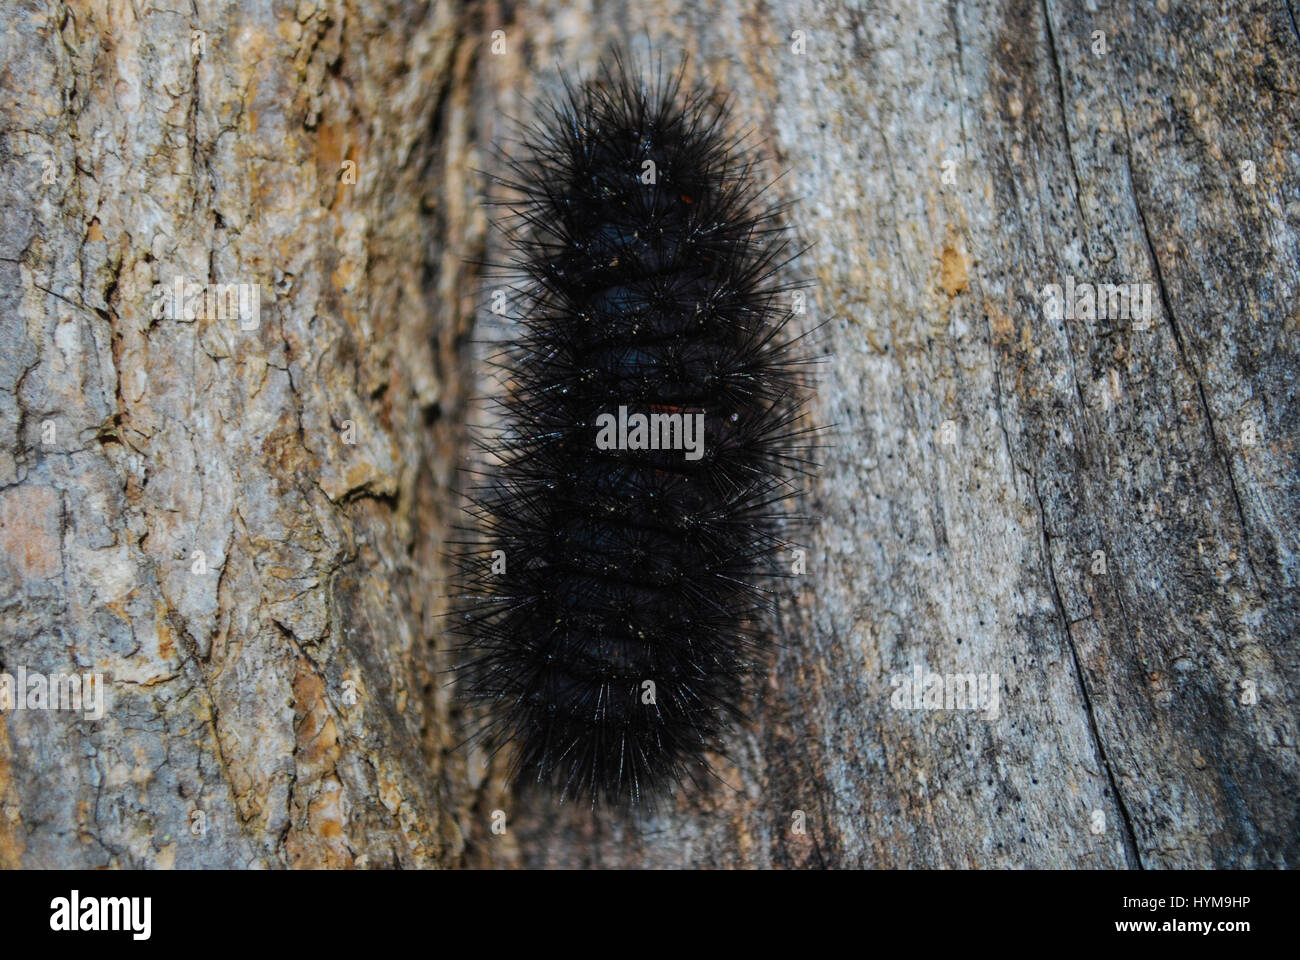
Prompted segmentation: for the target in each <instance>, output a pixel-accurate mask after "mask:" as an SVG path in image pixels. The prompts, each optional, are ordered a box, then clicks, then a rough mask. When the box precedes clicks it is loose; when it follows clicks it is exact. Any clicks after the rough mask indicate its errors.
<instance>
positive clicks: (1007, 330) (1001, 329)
mask: <svg viewBox="0 0 1300 960" xmlns="http://www.w3.org/2000/svg"><path fill="white" fill-rule="evenodd" d="M984 312H985V313H986V314H988V318H989V329H990V330H992V331H993V338H994V339H995V340H1006V341H1010V340H1012V339H1014V338H1015V334H1016V324H1015V321H1014V320H1012V319H1011V317H1009V316H1007V314H1005V313H1003V312H1002V311H1001V310H999V309H998V308H997V305H996V304H994V303H993V302H992V301H990V300H989V299H988V298H987V297H986V298H985V300H984Z"/></svg>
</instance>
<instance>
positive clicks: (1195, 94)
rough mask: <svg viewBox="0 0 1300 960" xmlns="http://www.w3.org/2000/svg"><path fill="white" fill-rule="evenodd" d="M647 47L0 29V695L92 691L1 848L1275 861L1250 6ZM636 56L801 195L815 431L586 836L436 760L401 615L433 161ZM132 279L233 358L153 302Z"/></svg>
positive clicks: (1290, 258)
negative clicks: (753, 585) (797, 538)
mask: <svg viewBox="0 0 1300 960" xmlns="http://www.w3.org/2000/svg"><path fill="white" fill-rule="evenodd" d="M645 6H646V5H636V4H623V3H616V4H607V5H601V6H600V8H599V12H598V13H595V12H593V11H591V10H587V9H585V8H582V9H579V10H574V9H572V8H570V7H569V6H568V5H567V4H564V3H559V2H543V3H538V4H534V5H530V6H527V7H515V6H512V5H506V4H497V3H485V4H481V5H479V4H472V5H470V6H469V7H467V8H459V7H454V6H452V5H434V6H432V7H426V6H425V5H423V4H420V3H415V2H406V3H404V2H399V0H390V2H388V3H386V4H382V5H380V4H376V5H371V4H348V3H342V2H328V0H323V2H320V3H311V2H306V0H304V2H302V3H299V4H297V5H296V6H295V5H292V4H280V3H269V2H268V3H258V4H240V5H234V4H231V5H227V6H218V7H212V6H210V5H203V9H202V10H201V12H200V13H198V14H186V15H180V14H176V13H170V12H166V11H158V10H144V9H142V8H138V7H132V6H129V5H125V4H118V3H69V4H66V5H49V6H47V5H45V4H39V3H28V4H14V5H10V6H7V7H6V8H5V10H4V11H3V12H2V13H0V21H2V22H3V23H4V30H3V31H0V63H3V65H4V70H3V73H0V76H2V77H3V79H4V86H5V89H6V91H7V92H8V94H9V95H8V96H7V97H6V99H5V102H4V104H3V105H2V106H0V110H3V121H2V123H3V131H4V137H3V140H0V157H2V158H3V163H4V169H5V175H4V177H3V178H2V179H0V275H2V276H3V282H2V283H0V297H3V303H0V341H2V348H0V431H2V433H3V442H0V545H2V549H3V553H2V555H0V569H2V579H0V623H2V624H3V632H2V633H0V663H3V665H4V669H5V670H7V671H11V672H12V671H13V670H15V669H17V667H18V666H25V667H26V668H27V669H29V670H41V671H46V672H53V671H60V670H63V671H67V670H71V669H74V668H75V669H78V670H83V671H85V670H98V671H100V672H102V673H103V674H105V675H106V677H107V678H108V680H109V686H110V689H111V694H112V700H111V704H110V707H109V710H108V712H107V713H106V715H105V716H104V717H103V718H102V719H100V720H97V721H92V720H86V719H84V718H82V719H78V718H76V717H74V716H72V715H70V714H68V713H55V712H49V713H41V714H37V713H34V712H24V713H9V714H0V863H3V864H4V865H7V866H18V865H23V866H64V865H105V864H107V865H116V866H154V865H170V864H175V865H178V866H179V865H204V866H217V865H240V864H267V865H288V866H292V865H369V866H380V865H389V864H403V865H408V866H433V865H445V866H456V865H473V866H482V865H513V864H528V865H556V864H564V865H582V864H590V865H607V866H633V865H634V866H672V865H704V866H954V867H967V866H980V867H997V866H1088V867H1093V866H1138V865H1141V866H1145V867H1186V866H1201V865H1221V866H1289V865H1295V864H1296V863H1297V861H1298V860H1300V814H1298V813H1297V807H1296V803H1295V800H1294V797H1295V795H1296V794H1297V788H1300V758H1297V743H1298V742H1300V739H1298V737H1297V716H1298V714H1300V711H1298V710H1297V680H1298V679H1300V654H1298V653H1297V651H1296V645H1295V635H1296V626H1297V622H1298V620H1300V616H1298V614H1300V611H1298V610H1297V600H1296V585H1297V584H1296V581H1297V577H1298V576H1300V561H1298V560H1297V547H1298V544H1297V540H1298V536H1297V501H1298V500H1300V489H1298V488H1300V469H1297V467H1298V464H1297V450H1296V437H1297V435H1300V430H1298V429H1297V427H1298V423H1297V421H1298V419H1300V418H1298V417H1297V412H1298V410H1300V401H1298V400H1297V385H1296V380H1297V371H1298V369H1300V364H1297V329H1298V327H1300V309H1298V308H1297V307H1296V288H1297V275H1298V265H1300V239H1298V238H1300V200H1297V199H1296V198H1297V196H1298V195H1300V194H1298V193H1297V184H1298V183H1300V169H1298V168H1300V142H1298V141H1300V132H1298V129H1297V123H1296V117H1297V107H1296V97H1297V94H1298V93H1300V70H1298V69H1297V62H1298V55H1300V32H1297V29H1296V20H1295V18H1294V17H1293V15H1292V13H1291V10H1290V8H1289V6H1288V4H1287V3H1286V2H1285V0H1270V2H1267V3H1264V2H1261V3H1255V4H1240V3H1231V4H1229V3H1227V2H1224V3H1221V4H1219V5H1213V4H1184V5H1177V4H1170V3H1165V2H1164V0H1160V2H1157V3H1155V4H1137V5H1134V7H1133V9H1114V10H1111V9H1092V8H1093V7H1099V5H1095V4H1091V3H1059V2H1054V0H1046V2H1043V0H1039V2H1024V0H1008V2H1005V3H1001V4H991V3H957V2H954V3H947V4H939V3H924V4H914V3H904V2H896V0H895V2H889V3H883V4H872V5H852V6H849V7H837V8H834V9H827V5H824V4H814V3H807V2H799V3H792V4H788V5H781V6H779V7H772V6H768V5H759V6H758V7H757V8H755V7H753V6H752V5H750V4H744V3H737V2H725V3H723V4H721V5H717V4H695V3H687V4H679V3H674V4H668V5H666V6H656V7H655V9H654V10H646V9H644V7H645ZM196 29H197V30H202V31H203V35H202V37H200V38H198V39H201V40H202V41H203V43H202V47H201V50H198V49H196V48H195V47H194V46H193V42H194V39H195V38H193V37H192V36H191V31H192V30H196ZM496 29H500V30H503V31H505V40H506V50H505V53H504V54H502V55H500V56H496V55H493V54H492V53H491V52H490V49H489V44H490V42H491V40H490V33H491V31H493V30H496ZM797 30H799V31H804V36H805V40H806V48H805V49H804V51H803V52H802V53H796V52H795V51H794V50H793V49H792V38H791V35H792V33H793V32H794V31H797ZM1099 32H1100V34H1101V36H1100V37H1099V36H1098V33H1099ZM648 38H649V39H653V41H654V46H655V48H656V49H657V50H660V51H662V52H663V53H664V54H665V55H666V56H667V57H669V58H672V57H675V56H676V55H677V53H678V52H679V51H685V52H687V53H688V54H690V56H691V67H690V69H691V71H692V72H693V73H702V74H704V75H706V76H707V77H708V78H710V79H711V80H713V81H715V82H717V83H719V84H720V85H721V86H723V87H724V88H726V89H728V90H730V91H731V92H733V93H734V94H735V103H736V111H737V118H738V121H739V122H740V123H742V124H744V125H746V126H748V127H752V128H753V129H754V130H755V131H756V132H757V133H758V135H760V136H761V137H765V138H766V142H767V150H768V152H769V154H770V156H771V157H772V162H771V165H770V168H769V172H771V173H772V174H773V175H779V176H780V178H781V179H780V180H779V183H778V185H777V187H776V189H777V190H778V191H779V192H780V194H781V195H782V196H786V197H792V198H797V199H798V200H799V203H798V205H797V207H796V212H795V214H794V215H793V221H794V223H795V225H796V226H797V228H798V230H799V232H800V233H801V235H803V236H804V237H805V238H806V239H809V240H814V241H815V246H814V247H813V249H812V250H811V251H810V252H809V253H808V254H807V255H806V256H805V257H804V259H803V262H802V264H801V266H800V269H801V270H802V271H803V273H804V275H805V276H806V277H807V278H808V279H809V280H810V281H811V282H812V286H811V288H810V293H811V306H810V310H809V318H808V319H809V322H810V325H811V323H815V322H819V321H823V320H825V321H829V322H828V324H827V327H826V334H825V336H826V339H827V342H828V346H829V348H830V351H831V358H830V360H829V362H828V363H827V364H826V366H825V368H824V377H823V384H822V387H821V391H820V394H819V400H818V415H819V417H820V418H821V419H822V420H823V421H824V422H834V423H835V424H837V439H836V443H835V446H834V448H833V449H831V450H830V451H828V452H827V455H826V464H825V467H824V468H823V471H822V474H821V476H820V478H819V480H818V481H817V483H816V487H815V494H814V505H815V507H816V509H817V510H818V512H819V513H820V514H821V516H822V521H821V523H820V525H819V527H818V529H817V532H816V535H815V539H814V541H813V545H812V546H813V549H812V550H811V552H810V555H809V558H808V560H809V567H808V573H807V575H806V576H805V577H804V578H803V579H802V580H800V581H798V588H797V596H791V597H788V598H787V601H786V602H785V603H783V606H782V610H781V618H780V623H779V625H778V629H777V632H778V634H779V636H780V638H781V640H782V642H783V646H782V648H781V649H780V651H779V653H778V655H777V657H776V659H775V662H774V664H773V667H772V670H771V677H770V683H768V684H767V687H766V689H765V690H764V691H763V696H762V699H761V700H760V701H758V702H756V703H755V705H754V708H753V715H754V720H753V722H752V723H751V724H750V725H749V726H748V727H746V728H745V729H744V730H742V731H740V732H738V734H737V736H736V737H735V740H734V749H733V751H732V756H731V758H730V759H729V760H725V761H720V762H719V774H720V775H721V776H722V777H723V779H724V780H725V781H726V782H727V784H729V786H716V787H714V788H712V789H710V790H707V791H705V792H703V793H696V792H683V793H682V794H681V795H680V796H679V797H678V798H677V801H676V804H675V806H674V807H673V808H672V809H669V810H664V811H660V812H659V813H658V814H657V815H656V816H654V817H649V818H627V817H620V816H615V815H612V814H608V813H598V814H592V813H591V812H590V811H585V810H582V809H573V808H571V807H570V808H560V809H557V808H556V807H555V805H554V804H553V802H552V801H551V800H550V799H549V798H547V797H545V796H543V795H538V794H534V793H531V792H524V793H521V794H520V795H518V796H510V795H509V794H508V793H507V792H506V791H504V789H503V787H502V784H501V779H500V776H499V771H498V770H497V769H496V768H498V767H500V766H502V764H500V763H498V762H495V761H494V762H493V764H492V765H491V767H492V769H491V770H485V767H484V765H483V758H482V757H481V756H479V755H477V754H476V753H475V752H473V751H469V750H465V749H458V744H459V742H460V739H461V738H462V737H463V728H464V724H463V721H462V719H461V716H460V711H459V709H458V708H457V707H456V706H455V704H454V700H453V697H454V688H453V687H452V686H449V685H448V683H447V678H446V676H445V675H444V674H443V673H441V671H442V670H444V669H445V667H446V666H447V665H448V662H449V660H448V651H447V648H448V645H449V641H448V639H447V637H446V631H445V629H444V626H443V624H442V623H441V622H440V620H439V614H440V612H441V611H442V609H443V602H442V601H441V600H439V599H438V597H439V596H441V595H442V594H443V593H444V592H445V589H446V582H445V569H444V567H443V564H442V561H441V559H440V550H441V549H442V547H443V546H444V544H445V542H446V540H447V538H448V537H449V536H450V535H451V534H450V532H449V531H450V524H451V523H452V522H453V521H454V519H455V517H456V513H457V507H456V502H455V499H454V497H453V489H454V487H455V485H456V483H457V482H458V481H457V478H456V474H455V470H456V467H457V465H458V463H459V462H460V461H461V458H462V455H463V454H464V452H465V448H466V444H465V430H464V423H465V422H466V420H467V418H468V416H469V413H468V406H467V403H466V397H467V396H468V395H469V394H470V393H471V392H473V390H474V388H475V369H474V362H473V356H472V350H471V349H470V347H469V346H468V335H469V332H470V328H471V325H472V324H471V319H472V310H473V304H474V302H475V300H476V299H477V298H478V297H479V296H480V295H481V293H482V291H481V286H482V283H481V279H480V277H479V276H478V273H477V269H476V268H475V267H474V266H473V265H472V261H475V260H477V259H479V258H481V256H482V255H483V253H484V250H485V249H486V245H487V244H488V243H489V242H490V241H489V239H488V231H487V228H486V225H487V213H486V211H485V210H484V209H483V207H482V205H481V203H480V199H481V193H482V190H483V188H484V183H483V179H482V176H481V175H479V174H477V173H475V172H474V170H475V168H484V167H487V168H491V166H492V164H493V163H494V162H495V161H494V160H493V159H492V152H491V146H492V145H493V144H494V143H496V142H499V141H500V140H501V138H503V137H504V136H505V134H506V132H507V124H506V122H505V120H506V117H507V116H510V115H514V116H527V111H528V107H527V104H526V102H525V99H524V98H525V97H526V96H531V95H533V94H536V93H538V92H542V91H546V90H554V89H555V84H556V79H557V75H556V70H555V68H556V66H557V64H558V65H562V66H564V67H565V68H566V69H570V70H572V69H578V70H579V71H584V70H589V69H590V68H591V67H592V65H593V64H594V62H595V59H596V57H597V56H598V55H600V54H601V53H602V52H603V51H604V50H605V49H606V47H607V45H608V44H609V43H610V42H613V41H622V42H630V43H631V45H632V47H633V48H634V49H637V50H641V51H644V49H645V47H646V41H647V39H648ZM47 161H50V162H48V163H47ZM349 163H351V164H355V168H354V170H355V182H351V180H352V179H353V178H352V176H351V171H352V169H353V168H351V167H348V164H349ZM50 170H53V178H52V182H42V181H43V180H46V181H49V180H51V177H50V175H49V171H50ZM176 276H179V277H182V278H184V279H187V280H190V281H193V282H195V283H204V284H206V283H214V284H216V283H222V284H224V283H240V282H249V283H258V284H260V285H261V290H262V309H261V322H260V324H259V325H258V326H257V328H256V329H253V330H241V329H240V326H239V323H238V321H234V320H219V319H212V318H199V319H194V320H188V321H187V320H185V319H184V318H183V317H182V318H180V319H169V318H166V317H163V318H155V317H153V316H151V308H152V307H153V305H154V303H155V302H156V296H155V293H154V285H155V284H158V283H163V284H166V283H169V282H171V279H172V278H173V277H176ZM1067 278H1073V280H1074V281H1076V282H1077V283H1080V284H1082V283H1094V284H1095V283H1117V284H1118V283H1124V284H1138V285H1144V284H1145V285H1149V287H1148V288H1147V290H1148V291H1149V293H1150V295H1151V302H1152V317H1151V320H1150V323H1149V324H1146V323H1144V322H1143V320H1142V318H1141V317H1136V318H1135V317H1133V316H1131V315H1128V316H1121V317H1111V316H1105V317H1097V316H1092V317H1089V316H1077V317H1062V318H1059V319H1058V318H1056V317H1054V316H1052V315H1050V313H1049V312H1048V311H1046V310H1045V307H1044V296H1043V291H1044V288H1045V287H1047V286H1048V285H1050V284H1057V285H1062V286H1064V285H1065V284H1066V283H1067ZM50 424H53V435H52V437H51V435H50V427H49V425H50ZM348 441H354V442H348ZM200 550H201V551H203V553H204V565H205V566H206V571H207V572H205V573H195V572H193V570H194V569H195V565H196V556H195V551H200ZM918 667H919V668H920V669H921V670H922V671H923V672H924V671H931V672H934V673H936V674H939V675H946V674H966V673H974V674H988V675H996V677H997V678H998V687H997V689H998V692H999V698H998V708H997V711H996V716H994V715H992V711H989V710H982V711H981V710H959V709H943V710H926V709H898V708H897V707H896V706H895V705H893V704H891V700H892V699H893V697H894V694H895V685H894V683H893V681H894V680H895V678H898V677H902V676H910V675H911V674H912V671H913V670H914V668H918ZM354 700H355V702H352V701H354ZM199 810H201V811H203V813H204V817H203V820H202V822H203V824H204V827H205V829H204V831H203V832H202V834H201V835H195V832H194V830H193V829H192V825H193V823H194V822H195V818H194V814H195V811H199ZM494 810H501V811H504V812H505V814H506V817H507V820H506V822H507V824H508V828H507V830H506V832H505V833H504V834H501V835H499V834H495V833H493V832H492V830H491V815H492V812H493V811H494ZM800 812H802V821H803V822H804V823H806V830H805V831H804V832H799V831H798V830H797V829H795V826H796V823H798V822H799V820H800V818H799V817H798V816H797V814H798V813H800Z"/></svg>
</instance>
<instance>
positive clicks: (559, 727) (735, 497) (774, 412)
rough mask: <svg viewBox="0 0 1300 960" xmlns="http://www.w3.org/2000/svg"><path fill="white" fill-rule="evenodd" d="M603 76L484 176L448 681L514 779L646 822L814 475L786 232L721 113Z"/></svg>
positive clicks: (708, 729) (723, 703)
mask: <svg viewBox="0 0 1300 960" xmlns="http://www.w3.org/2000/svg"><path fill="white" fill-rule="evenodd" d="M684 69H685V64H684V63H683V66H682V69H679V70H677V71H674V72H673V73H672V74H671V75H669V76H667V77H665V76H664V74H663V72H662V70H660V71H658V72H657V74H656V76H655V77H654V78H652V79H649V80H645V79H642V77H641V75H640V73H639V71H638V70H637V69H636V67H635V65H632V64H629V63H628V61H627V59H626V58H625V57H623V56H621V55H615V56H614V57H613V59H612V60H609V61H606V62H604V63H602V65H601V67H600V68H599V70H598V72H597V74H596V75H595V76H594V78H593V79H591V80H590V81H589V82H587V83H585V84H582V85H579V86H574V85H572V84H570V83H568V82H567V81H566V83H565V86H564V89H565V93H564V95H563V96H562V97H560V98H559V99H558V100H556V101H554V102H551V103H549V104H548V105H547V106H546V108H545V109H544V110H542V111H541V117H542V119H541V120H540V121H538V122H535V123H533V124H532V125H530V126H528V127H526V128H524V132H525V134H526V139H527V143H526V147H527V150H526V152H525V153H524V154H523V155H520V156H515V157H503V162H504V163H505V164H506V166H507V169H508V170H509V171H510V172H509V174H508V175H507V176H505V177H502V178H498V183H499V184H500V185H502V186H504V187H505V188H507V189H508V190H510V191H512V192H513V194H514V195H515V198H514V199H512V200H510V201H507V205H508V209H509V210H510V212H511V213H512V216H511V218H510V220H509V222H508V224H507V225H506V227H505V237H506V240H507V243H508V246H509V248H510V250H511V257H510V259H509V262H507V263H504V264H497V266H498V267H502V268H504V270H505V272H506V273H507V275H508V276H510V277H511V278H512V279H513V280H514V283H513V284H512V287H511V289H512V290H513V292H514V297H513V300H514V302H515V304H516V307H517V309H516V311H515V313H516V316H515V317H514V319H513V320H511V321H510V325H509V327H508V333H509V337H510V340H509V344H508V346H507V347H506V348H505V349H504V350H503V351H502V352H501V353H500V354H499V355H498V356H497V357H496V358H495V363H496V364H497V366H498V368H499V369H500V370H501V371H502V372H503V374H504V377H503V380H504V382H505V393H504V396H502V397H500V398H499V403H500V412H501V414H502V418H501V419H502V422H503V423H504V425H505V426H504V428H503V429H502V430H501V432H500V433H499V434H498V435H494V436H493V437H490V438H484V439H483V440H482V441H481V442H480V445H481V447H482V448H483V449H484V450H485V451H486V452H487V453H488V455H489V458H490V459H492V460H494V461H495V462H494V463H492V464H491V465H490V466H488V467H486V468H485V470H484V472H485V474H486V482H484V483H483V484H481V485H480V486H478V487H477V489H476V490H475V492H474V493H473V494H472V499H473V504H472V506H471V508H470V513H471V515H472V519H473V522H472V524H471V528H472V529H473V530H475V531H476V533H477V539H476V540H474V541H473V542H471V543H470V544H468V545H467V546H466V547H465V549H464V552H463V553H461V554H460V555H459V557H458V560H459V565H460V570H461V575H462V578H463V579H462V583H461V586H462V588H463V589H462V591H461V593H462V600H461V603H462V606H461V608H460V617H459V622H458V629H459V631H460V632H461V634H462V635H463V637H464V640H465V644H464V646H465V649H466V650H467V654H466V659H465V661H464V662H463V664H461V666H460V670H461V672H462V676H463V678H464V680H465V682H466V685H467V687H468V690H469V693H470V695H471V696H472V697H474V698H478V699H481V700H484V701H486V702H487V704H488V710H487V715H488V718H487V721H486V723H485V724H484V727H483V729H482V730H481V734H482V737H483V739H484V740H485V741H486V743H487V744H489V745H490V746H491V747H493V748H497V749H499V748H501V747H503V746H507V745H513V749H514V773H515V776H516V778H517V779H519V780H529V781H535V782H541V783H549V784H551V785H552V786H553V787H555V788H556V789H557V790H558V791H559V792H560V794H561V796H562V797H578V798H584V799H590V801H591V802H592V803H593V804H595V803H596V802H597V801H599V800H601V799H603V800H605V801H607V802H609V803H611V804H615V805H624V804H637V803H651V802H653V800H654V798H655V797H657V796H660V795H662V794H663V793H664V792H666V791H667V790H669V789H670V788H672V787H673V786H675V785H676V784H679V783H681V782H682V781H685V780H691V781H694V782H697V783H698V782H700V781H701V779H702V778H701V773H702V772H704V771H707V770H708V764H707V761H706V755H707V754H708V753H709V752H710V751H717V750H719V749H720V746H721V736H722V734H723V733H724V731H725V730H726V729H727V727H728V725H729V724H730V723H732V722H733V721H734V720H736V719H737V718H738V717H739V716H740V715H741V703H742V701H743V699H744V695H745V691H746V689H747V684H748V683H749V681H750V680H751V679H752V677H753V675H754V672H755V669H756V668H757V667H760V666H761V665H762V664H763V660H764V656H763V655H764V652H765V649H766V648H767V647H768V646H769V642H768V640H767V639H766V636H765V634H764V632H763V614H764V612H765V610H764V608H765V607H766V606H768V605H769V604H770V602H771V595H770V593H769V592H768V591H766V590H765V589H764V588H763V587H762V586H761V585H760V584H761V583H762V582H763V581H764V580H766V579H767V578H769V577H771V576H773V575H776V574H779V573H780V572H781V571H782V570H788V567H787V566H786V565H785V564H787V563H788V556H789V555H788V554H786V555H785V558H784V560H783V557H782V552H783V551H784V550H785V549H786V547H787V546H788V544H787V542H786V540H785V539H783V536H782V531H783V530H784V529H786V528H787V526H788V524H789V523H790V522H791V521H792V520H793V519H794V518H793V517H792V515H791V514H790V512H789V510H788V504H787V503H786V501H788V500H790V499H791V498H793V497H797V496H798V494H799V490H800V480H801V479H802V477H803V475H804V474H805V473H806V472H807V470H808V469H809V468H810V467H811V460H810V455H811V452H812V449H813V446H814V444H813V437H814V435H815V431H814V430H813V428H811V427H809V426H808V425H807V418H806V415H805V412H804V407H805V405H806V402H807V400H808V396H809V390H810V387H809V383H808V378H807V369H808V366H807V365H808V363H809V362H810V359H809V357H808V356H806V355H805V353H804V352H803V349H802V344H801V342H800V338H799V337H797V336H795V335H794V334H792V333H791V327H792V319H793V312H792V309H791V305H792V303H793V295H794V294H793V292H794V291H795V289H796V287H797V286H798V284H795V283H792V282H789V281H785V280H783V279H782V278H781V273H782V270H783V268H785V267H786V266H787V264H788V263H789V262H790V261H791V260H792V259H793V257H794V256H795V251H794V249H793V246H792V243H791V241H790V239H789V238H788V236H787V231H786V229H785V228H784V227H783V226H782V225H781V223H780V222H779V221H780V218H781V217H782V215H783V213H784V207H782V206H781V205H778V204H774V203H772V202H770V201H766V200H765V199H764V194H765V190H766V186H767V185H766V183H764V182H761V181H759V180H758V179H757V176H756V164H757V157H756V155H755V153H754V152H753V151H752V150H750V149H748V148H746V147H745V146H744V145H743V144H742V139H743V138H741V137H738V136H735V135H734V134H732V133H731V132H729V129H728V127H729V122H730V115H729V107H728V105H727V104H726V103H725V102H721V101H720V100H719V98H718V97H717V96H716V95H715V92H714V91H713V90H711V89H709V88H707V87H705V86H702V85H694V86H689V87H688V86H687V85H686V84H685V83H684V82H683V76H684Z"/></svg>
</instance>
